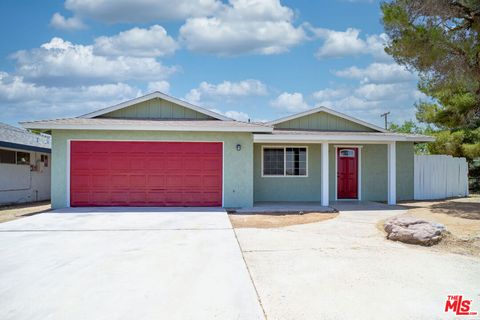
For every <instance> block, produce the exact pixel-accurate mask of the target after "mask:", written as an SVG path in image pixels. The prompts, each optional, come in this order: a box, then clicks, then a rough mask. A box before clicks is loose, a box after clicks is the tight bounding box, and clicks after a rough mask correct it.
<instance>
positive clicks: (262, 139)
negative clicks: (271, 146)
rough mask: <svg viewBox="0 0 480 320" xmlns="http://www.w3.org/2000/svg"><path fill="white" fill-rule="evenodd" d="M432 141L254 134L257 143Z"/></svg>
mask: <svg viewBox="0 0 480 320" xmlns="http://www.w3.org/2000/svg"><path fill="white" fill-rule="evenodd" d="M402 141H403V142H432V141H435V139H434V138H433V137H428V136H423V137H408V136H397V135H395V136H394V135H378V136H375V135H371V136H362V135H355V134H351V135H339V136H335V135H321V134H319V135H310V134H294V135H292V134H285V135H283V134H275V135H265V134H254V135H253V142H255V143H283V142H289V143H324V142H332V143H351V142H357V143H388V142H402Z"/></svg>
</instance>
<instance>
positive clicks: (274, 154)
mask: <svg viewBox="0 0 480 320" xmlns="http://www.w3.org/2000/svg"><path fill="white" fill-rule="evenodd" d="M263 175H264V176H307V148H305V147H303V148H296V147H281V148H274V147H269V148H263Z"/></svg>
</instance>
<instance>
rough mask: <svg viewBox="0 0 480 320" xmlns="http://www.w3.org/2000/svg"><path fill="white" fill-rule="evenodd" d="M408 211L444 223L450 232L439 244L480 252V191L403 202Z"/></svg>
mask: <svg viewBox="0 0 480 320" xmlns="http://www.w3.org/2000/svg"><path fill="white" fill-rule="evenodd" d="M401 205H402V206H405V207H407V208H409V210H408V211H407V213H406V214H407V215H411V216H414V217H418V218H422V219H425V220H430V221H436V222H439V223H442V224H444V225H445V226H446V227H447V230H448V231H449V234H448V235H447V236H446V238H444V239H443V240H442V241H441V242H440V243H439V244H438V245H436V246H435V248H438V249H442V250H446V251H449V252H454V253H460V254H469V255H475V256H480V195H473V196H470V197H468V198H460V199H450V200H446V201H415V202H405V203H401Z"/></svg>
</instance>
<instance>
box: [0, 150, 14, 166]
mask: <svg viewBox="0 0 480 320" xmlns="http://www.w3.org/2000/svg"><path fill="white" fill-rule="evenodd" d="M0 150H1V151H7V152H13V162H0V163H2V164H15V165H16V164H17V152H16V151H15V150H10V149H5V148H0Z"/></svg>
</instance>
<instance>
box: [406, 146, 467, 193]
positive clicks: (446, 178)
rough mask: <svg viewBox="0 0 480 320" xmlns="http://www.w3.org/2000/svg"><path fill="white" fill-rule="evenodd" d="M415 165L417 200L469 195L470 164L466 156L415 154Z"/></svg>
mask: <svg viewBox="0 0 480 320" xmlns="http://www.w3.org/2000/svg"><path fill="white" fill-rule="evenodd" d="M414 166H415V169H414V198H415V200H427V199H444V198H451V197H466V196H468V164H467V160H466V159H465V158H454V157H452V156H447V155H422V156H415V163H414Z"/></svg>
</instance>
